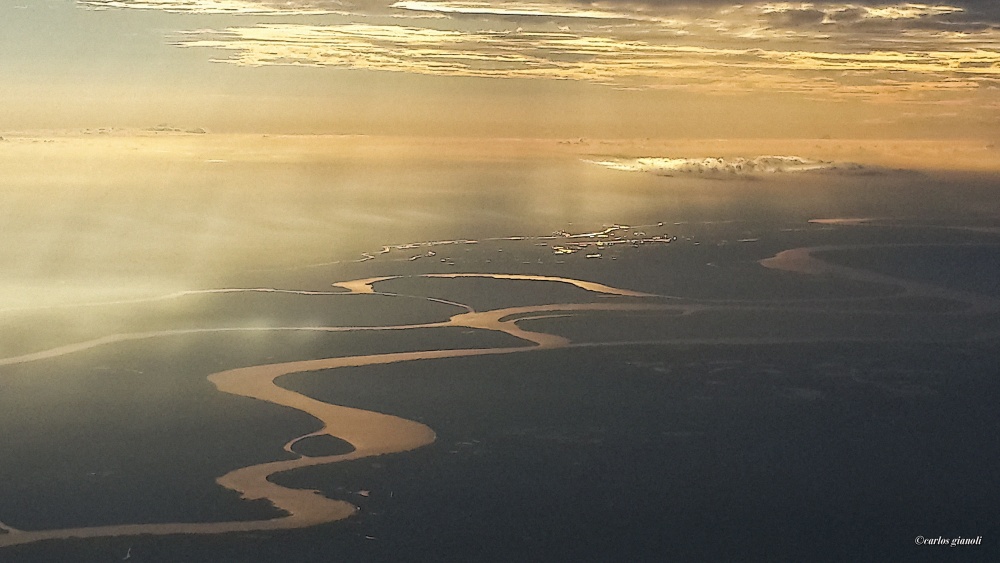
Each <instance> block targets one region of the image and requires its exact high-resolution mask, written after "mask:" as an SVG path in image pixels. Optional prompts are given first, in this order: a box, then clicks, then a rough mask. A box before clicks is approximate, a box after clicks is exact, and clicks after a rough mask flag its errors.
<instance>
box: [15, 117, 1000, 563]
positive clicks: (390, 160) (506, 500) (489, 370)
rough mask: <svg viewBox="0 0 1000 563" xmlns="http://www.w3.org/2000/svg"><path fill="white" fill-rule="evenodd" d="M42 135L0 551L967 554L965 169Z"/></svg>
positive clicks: (992, 265)
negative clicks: (958, 543) (933, 540)
mask: <svg viewBox="0 0 1000 563" xmlns="http://www.w3.org/2000/svg"><path fill="white" fill-rule="evenodd" d="M47 140H48V141H51V142H37V141H40V140H39V139H33V138H31V137H29V136H25V137H19V138H14V139H12V140H11V143H9V144H10V145H11V146H6V147H2V148H0V162H5V163H8V164H9V166H7V167H4V168H2V169H0V180H2V181H3V182H5V183H6V184H7V185H9V186H14V187H20V188H23V189H21V190H13V189H12V190H10V191H9V192H2V193H0V203H3V205H2V206H0V217H3V218H4V220H5V221H6V224H7V225H9V227H8V228H9V233H8V240H9V242H10V244H7V245H5V247H4V249H3V250H2V251H0V266H2V267H3V268H4V270H5V272H7V273H6V274H5V275H4V277H3V280H2V283H0V296H2V299H0V320H2V322H0V428H2V429H3V430H2V432H0V449H2V451H3V452H4V455H3V456H2V458H0V501H2V502H0V560H2V561H12V562H21V561H24V562H29V561H31V562H34V561H38V562H42V561H81V562H89V561H95V562H97V561H117V560H123V559H125V560H130V561H162V562H173V561H192V562H201V561H205V562H217V561H248V562H262V563H263V562H276V561H333V560H336V561H452V560H454V561H494V560H495V561H584V560H587V561H668V560H677V561H698V560H701V561H705V560H748V559H749V560H758V559H760V560H802V561H823V560H835V561H847V560H922V558H927V559H928V560H935V557H937V556H940V553H939V552H941V550H937V551H935V552H931V551H929V550H928V548H927V547H926V546H923V545H915V544H914V538H915V537H917V536H924V537H938V536H942V537H949V538H955V537H960V536H961V537H971V538H975V537H978V536H982V542H981V543H980V544H978V545H975V546H963V549H964V550H963V552H962V555H963V556H965V557H970V558H971V559H969V560H973V559H979V560H988V559H990V558H991V557H993V556H996V555H997V554H998V553H1000V551H998V549H1000V547H998V546H1000V543H998V541H1000V538H998V537H995V533H996V530H995V528H996V526H995V523H996V522H997V521H998V520H1000V508H998V507H1000V492H998V491H1000V487H998V486H997V485H998V484H1000V469H998V468H997V464H996V460H997V459H1000V438H998V436H1000V433H998V432H997V429H998V427H1000V412H998V411H997V409H996V404H997V401H998V400H1000V380H998V376H1000V372H998V368H997V366H998V365H1000V293H998V287H1000V286H998V285H997V282H996V280H997V279H998V275H1000V271H998V265H1000V237H998V232H1000V231H998V229H1000V197H997V196H998V195H1000V176H997V172H996V171H995V170H993V169H991V168H990V167H989V166H986V165H981V166H978V167H968V168H970V169H972V170H973V171H972V172H963V171H961V170H955V169H953V168H949V167H947V166H938V165H935V164H934V163H937V162H941V161H947V158H944V157H942V156H941V154H940V152H935V151H939V149H937V148H934V147H926V146H923V145H914V146H913V147H910V148H911V149H912V151H914V152H916V153H919V152H920V151H924V153H926V154H928V155H932V154H933V155H937V156H938V157H939V158H938V159H937V160H933V159H930V158H928V159H926V160H925V162H927V163H928V164H927V165H926V166H924V167H919V166H916V165H915V163H914V159H915V158H916V157H912V156H911V157H907V158H906V159H901V158H902V157H899V156H894V155H898V154H900V150H899V147H895V148H889V149H886V148H885V147H883V149H881V150H882V151H883V152H879V149H877V148H876V147H875V146H868V145H865V144H864V143H863V142H858V143H855V144H854V145H850V146H847V143H844V144H842V145H837V144H836V143H834V142H831V141H815V142H812V143H805V142H800V141H797V142H788V143H786V145H784V146H777V142H776V141H766V142H761V144H760V146H758V147H757V149H758V150H756V151H754V150H753V149H754V145H753V144H752V143H749V142H747V143H745V144H744V145H740V146H738V147H737V146H724V145H718V146H715V147H714V149H716V150H717V152H711V153H709V152H706V151H707V150H708V149H709V148H713V147H708V145H706V144H705V142H691V143H688V144H686V145H684V144H677V143H675V144H672V145H671V144H662V143H661V144H659V145H658V144H656V143H654V142H649V141H647V142H645V143H639V142H630V143H627V142H623V141H607V142H603V143H602V142H596V141H594V142H586V143H584V142H583V141H580V142H579V143H573V144H567V143H560V142H556V141H517V140H504V141H495V142H492V144H491V143H487V142H485V141H464V140H439V141H435V142H430V141H424V142H418V141H414V140H413V139H402V140H401V139H377V138H365V137H353V138H341V137H330V138H310V137H304V138H296V137H289V138H268V137H250V136H247V137H236V138H233V139H230V138H225V137H224V136H213V135H208V136H203V137H199V138H197V139H191V138H190V137H189V136H185V135H174V136H169V135H168V136H159V137H158V136H155V135H147V136H121V137H109V138H107V139H93V140H82V139H79V138H76V137H71V136H66V137H55V138H52V139H47ZM43 141H44V140H43ZM778 150H781V152H777V151H778ZM940 150H943V149H940ZM4 151H6V153H5V152H4ZM776 154H777V155H789V156H774V155H776ZM791 155H796V156H791ZM681 157H683V158H681ZM709 157H711V158H709ZM848 158H850V159H851V160H850V161H848V160H846V159H848ZM994 158H995V156H994ZM32 159H34V160H32ZM32 162H33V163H34V164H32ZM39 162H47V163H54V164H53V165H52V166H48V167H39V166H37V164H38V163H39ZM25 163H27V164H25ZM111 171H115V172H114V173H112V172H111ZM28 187H32V189H33V190H34V191H29V190H28V189H27V188H28ZM945 551H947V548H945ZM954 551H955V550H952V553H951V554H954ZM945 555H949V554H948V553H946V554H945Z"/></svg>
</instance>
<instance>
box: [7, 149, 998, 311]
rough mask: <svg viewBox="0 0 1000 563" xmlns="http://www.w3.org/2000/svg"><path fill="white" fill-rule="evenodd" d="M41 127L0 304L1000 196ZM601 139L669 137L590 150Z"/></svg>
mask: <svg viewBox="0 0 1000 563" xmlns="http://www.w3.org/2000/svg"><path fill="white" fill-rule="evenodd" d="M36 140H37V139H27V138H12V139H11V142H8V143H5V144H4V146H3V147H2V150H0V186H2V187H3V189H2V190H0V223H2V224H3V226H4V238H5V244H4V245H2V246H0V268H2V271H3V272H4V276H3V279H2V280H0V309H9V308H17V307H31V306H38V305H45V304H53V303H67V302H78V301H101V300H109V299H120V298H135V297H140V296H150V295H156V294H164V293H169V292H171V291H180V290H187V289H196V288H202V287H218V286H222V285H229V284H227V283H226V282H230V284H232V285H245V284H241V283H239V282H240V279H241V276H243V275H244V274H245V273H246V272H248V271H251V270H260V269H267V268H276V267H290V266H301V265H306V264H320V263H326V262H334V261H341V260H356V259H363V257H364V256H365V253H370V254H368V255H369V256H370V255H372V254H374V253H378V252H379V249H382V248H383V247H385V246H386V245H390V246H391V245H399V244H405V243H412V242H413V241H432V240H455V239H463V238H464V237H470V236H474V237H503V236H510V235H512V234H537V235H545V234H548V233H552V232H554V231H563V230H566V231H570V232H583V231H586V230H595V231H599V230H601V229H603V228H604V227H606V226H607V225H609V224H613V223H615V222H621V223H624V224H629V223H631V224H638V223H653V224H655V223H656V222H659V221H666V222H668V224H669V223H672V222H678V221H719V220H723V221H725V220H729V221H731V220H737V221H755V220H769V221H770V220H790V221H798V220H804V219H807V218H810V217H814V216H816V213H825V214H829V213H833V212H842V213H843V214H844V215H848V216H859V215H860V216H864V215H866V213H865V211H877V212H879V214H884V212H885V210H886V208H887V207H888V206H890V205H891V206H892V207H893V208H895V209H896V210H897V211H899V212H900V213H906V214H916V215H919V214H921V213H934V214H940V213H943V212H949V211H953V210H955V208H956V207H963V206H966V207H968V208H976V206H977V201H980V200H984V198H986V197H987V195H988V194H985V195H984V193H980V192H977V191H976V190H975V189H973V188H967V189H965V191H964V192H963V194H962V195H963V198H953V197H944V196H943V195H942V194H932V193H931V191H930V190H927V189H924V187H927V186H924V187H921V182H923V183H924V184H927V185H928V186H930V185H931V184H933V183H935V182H937V180H933V179H929V178H923V179H921V178H915V177H913V176H911V175H905V176H903V177H900V178H895V177H893V176H892V175H888V174H887V175H882V176H879V177H876V178H846V179H845V178H810V179H808V180H800V179H794V178H779V179H776V180H774V181H770V180H769V181H767V182H754V181H734V182H726V183H719V182H710V181H703V180H698V179H696V178H673V179H665V178H659V177H655V176H650V175H645V174H635V173H628V172H620V171H615V170H606V169H602V168H600V167H595V166H592V165H589V164H587V163H586V162H585V159H584V157H586V156H587V154H586V153H581V151H584V150H585V149H584V148H577V147H567V146H566V145H561V144H558V143H556V142H547V141H490V140H483V141H467V140H463V141H449V140H439V141H423V142H415V141H413V140H405V139H404V140H400V139H379V138H367V137H315V138H310V137H305V138H294V137H266V136H264V137H258V136H237V137H228V136H220V135H208V136H161V137H139V136H131V137H129V136H125V137H118V138H114V137H112V138H99V139H98V138H88V139H81V138H72V137H63V138H56V139H52V141H53V142H44V143H42V142H33V141H36ZM703 144H704V143H702V144H701V145H703ZM701 145H699V146H698V148H697V150H698V151H701V152H704V151H705V150H706V148H705V147H703V146H701ZM596 149H601V150H603V151H605V152H607V151H609V150H621V151H638V150H643V151H645V150H652V149H649V148H648V147H630V146H628V145H627V144H619V145H613V144H598V145H595V146H593V147H587V148H586V150H596ZM672 150H673V151H674V153H675V154H680V153H682V152H683V148H682V147H673V148H672ZM691 150H695V149H691ZM814 152H815V151H814ZM876 183H877V184H878V188H879V189H878V191H877V192H876V191H873V190H872V186H873V185H874V184H876ZM900 190H907V193H908V194H910V196H909V197H905V198H899V197H896V196H897V195H898V193H899V191H900ZM980 207H981V205H980Z"/></svg>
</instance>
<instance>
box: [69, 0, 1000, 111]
mask: <svg viewBox="0 0 1000 563" xmlns="http://www.w3.org/2000/svg"><path fill="white" fill-rule="evenodd" d="M79 4H80V5H81V6H85V7H88V8H103V9H110V8H141V9H159V10H164V11H170V12H186V13H198V14H219V13H225V14H234V15H242V16H246V17H247V18H248V19H252V16H275V15H297V16H316V17H315V18H314V21H312V22H311V23H308V24H304V23H288V22H274V21H273V18H272V21H267V22H261V21H256V22H254V21H250V22H248V24H247V25H233V26H231V27H226V28H222V29H207V30H199V31H195V32H184V33H179V34H178V35H177V36H176V38H175V40H174V41H173V43H174V44H175V45H177V46H179V47H184V48H199V49H210V50H213V51H215V52H217V53H220V54H222V56H219V57H217V58H215V59H214V60H216V61H218V62H223V63H228V64H235V65H242V66H266V65H300V66H314V67H335V68H346V69H367V70H379V71H393V72H407V73H416V74H430V75H439V76H456V77H487V78H517V79H525V78H543V79H550V80H571V81H581V82H588V83H594V84H602V85H606V86H611V87H614V88H621V89H665V90H683V91H690V92H697V93H712V94H738V93H745V92H768V91H773V92H788V93H795V94H803V95H806V96H810V97H814V98H818V99H820V98H821V99H831V98H833V99H838V98H840V99H842V98H864V99H867V100H871V101H876V102H882V101H885V102H900V101H904V102H928V103H937V102H949V103H950V102H951V101H953V100H956V99H970V96H972V95H973V93H975V92H977V91H981V90H983V89H998V88H1000V21H998V18H1000V14H997V13H995V11H993V10H991V8H989V5H988V4H981V3H978V2H968V1H967V2H964V3H963V2H952V3H948V4H922V3H897V4H884V3H883V4H871V3H867V2H862V3H824V2H819V3H812V2H757V3H750V4H727V3H722V2H669V3H661V2H656V1H647V2H628V1H620V2H607V1H606V2H593V3H578V2H573V1H569V0H554V1H551V2H537V1H524V2H522V1H500V2H488V1H480V0H396V1H392V0H387V1H386V2H385V3H381V4H379V3H372V2H368V3H354V4H352V3H350V1H349V0H343V1H342V2H341V1H338V0H286V1H282V0H268V1H263V0H260V1H254V0H141V1H140V0H135V1H127V0H87V1H80V2H79ZM345 14H350V15H351V19H350V20H349V21H330V20H331V17H325V18H324V17H322V16H323V15H326V16H338V15H339V16H343V15H345ZM390 16H395V17H407V18H411V19H409V20H408V21H407V25H398V24H396V23H394V22H393V20H391V19H389V18H390ZM427 16H434V18H432V19H428V18H427ZM332 19H333V20H344V18H342V17H340V18H338V17H332ZM417 23H419V25H417ZM963 96H965V97H964V98H963Z"/></svg>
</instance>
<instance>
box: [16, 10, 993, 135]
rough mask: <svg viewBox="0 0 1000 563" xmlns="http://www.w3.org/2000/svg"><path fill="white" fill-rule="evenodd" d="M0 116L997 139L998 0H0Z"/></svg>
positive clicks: (29, 120) (87, 124)
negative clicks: (741, 0) (928, 0)
mask: <svg viewBox="0 0 1000 563" xmlns="http://www.w3.org/2000/svg"><path fill="white" fill-rule="evenodd" d="M0 77H2V78H3V80H2V81H0V102H2V103H0V132H3V131H16V130H29V129H74V128H99V127H132V128H135V127H138V128H143V127H151V126H156V125H158V124H169V125H171V126H176V127H180V128H184V129H187V128H199V127H201V128H205V129H207V130H209V131H212V132H236V133H241V132H254V133H331V134H343V133H351V134H356V133H362V134H406V135H447V136H463V135H468V136H485V137H490V136H496V137H567V138H570V137H609V138H645V137H652V138H716V137H741V138H754V137H776V138H869V139H871V138H974V139H984V140H987V141H990V142H993V141H995V140H996V137H998V136H1000V133H998V131H1000V4H998V3H996V2H994V1H993V0H942V1H941V2H934V3H929V4H923V3H893V2H885V1H879V2H871V1H870V0H861V1H852V2H849V3H842V2H746V3H739V4H738V3H735V2H733V1H725V0H700V1H698V0H638V1H634V0H611V1H601V2H577V1H573V0H505V1H498V0H76V1H73V0H0Z"/></svg>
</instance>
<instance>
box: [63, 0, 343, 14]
mask: <svg viewBox="0 0 1000 563" xmlns="http://www.w3.org/2000/svg"><path fill="white" fill-rule="evenodd" d="M77 4H78V5H79V6H82V7H84V8H90V9H95V10H107V9H126V8H130V9H136V10H161V11H164V12H172V13H191V14H232V15H257V16H267V15H330V14H346V13H347V12H345V11H344V9H343V8H344V6H343V4H342V3H341V2H339V1H338V0H315V1H310V0H295V1H282V0H77Z"/></svg>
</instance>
